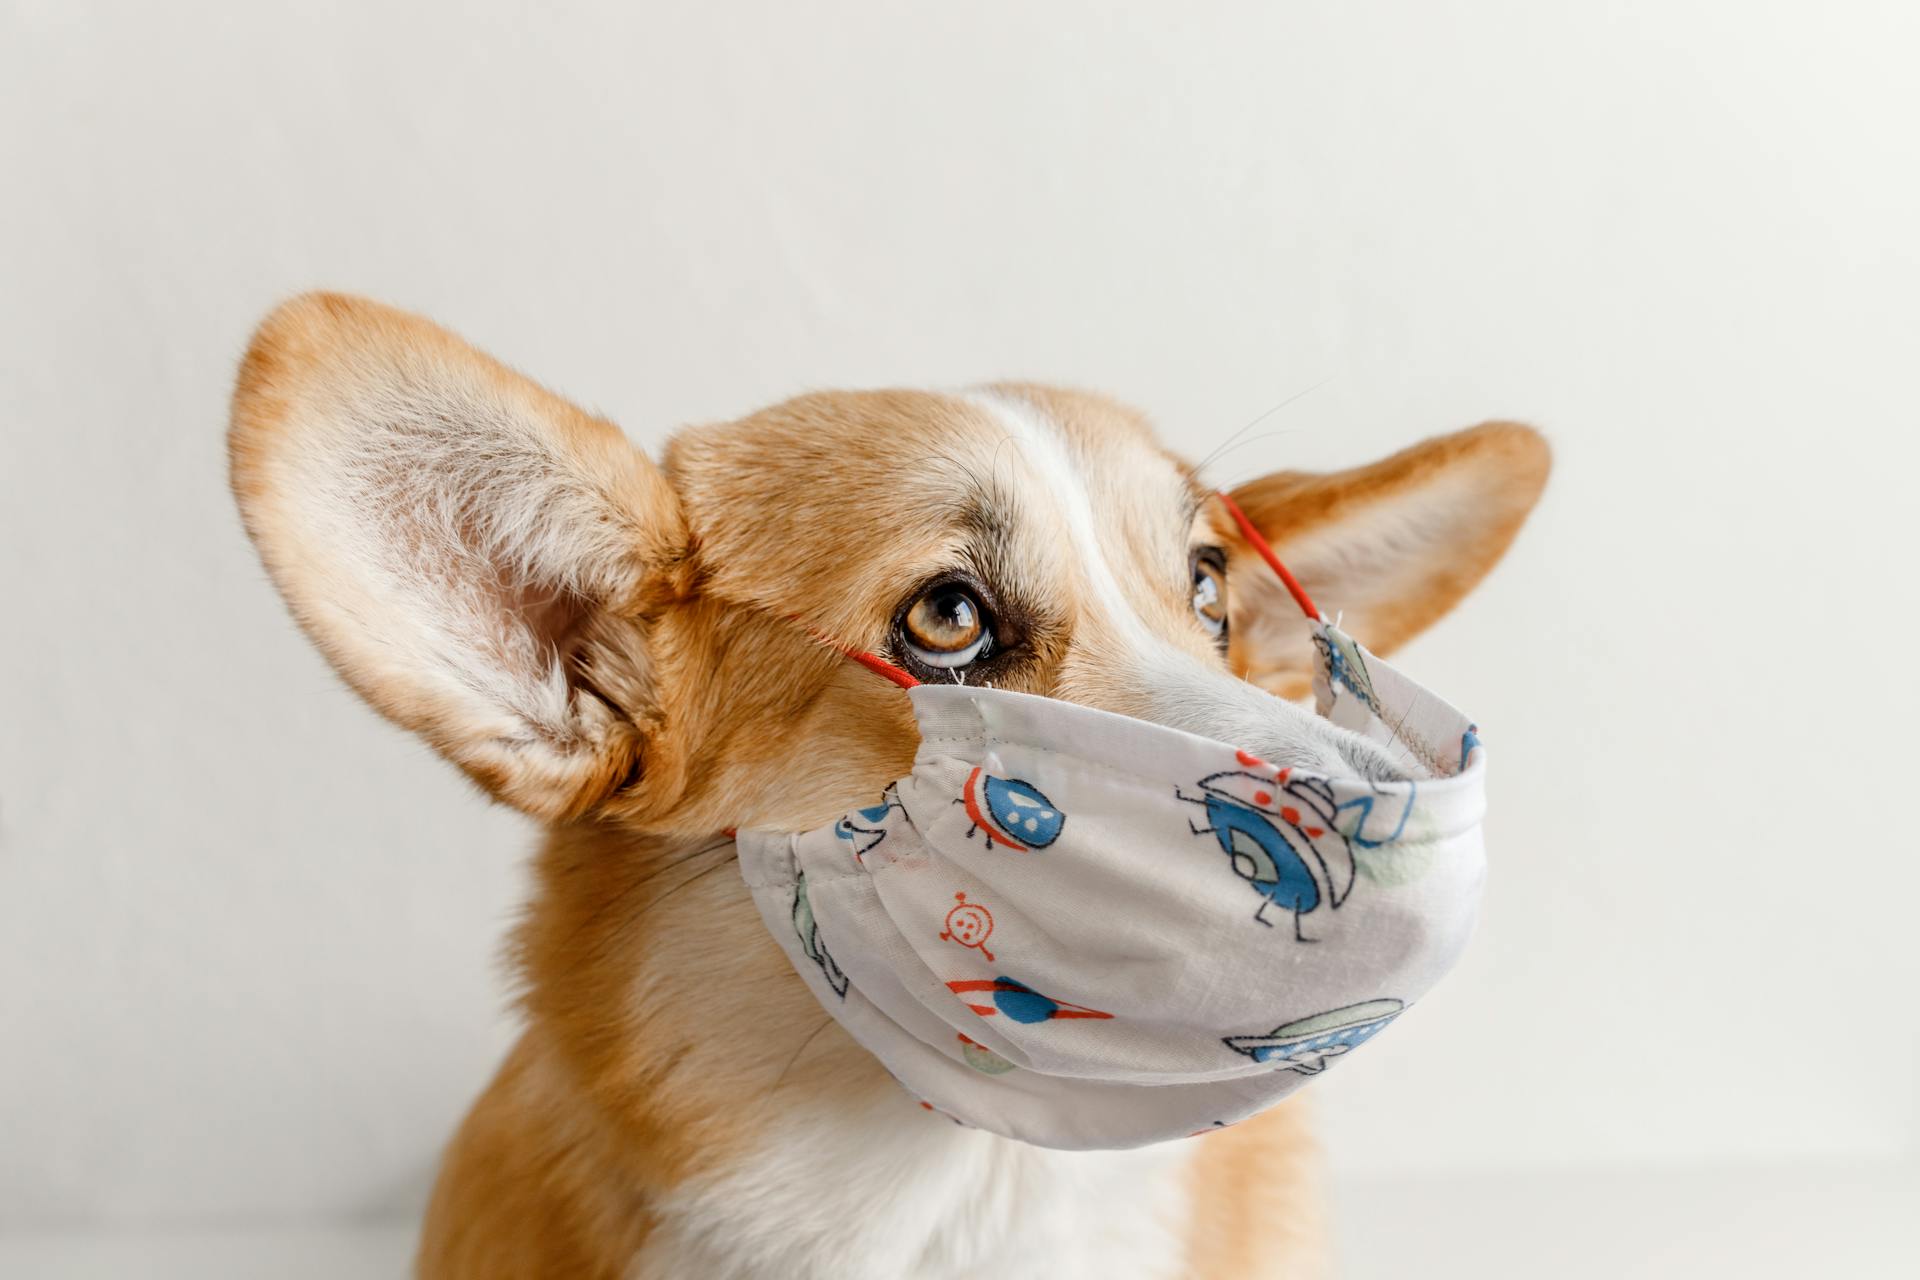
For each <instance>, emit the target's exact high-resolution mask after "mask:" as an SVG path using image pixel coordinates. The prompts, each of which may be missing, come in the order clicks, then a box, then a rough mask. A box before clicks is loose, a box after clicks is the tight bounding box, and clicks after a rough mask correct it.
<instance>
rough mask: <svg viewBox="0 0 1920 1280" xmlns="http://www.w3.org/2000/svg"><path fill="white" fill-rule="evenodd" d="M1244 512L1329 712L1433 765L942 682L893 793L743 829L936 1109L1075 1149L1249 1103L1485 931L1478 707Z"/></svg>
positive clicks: (831, 994)
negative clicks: (1305, 628) (1337, 617)
mask: <svg viewBox="0 0 1920 1280" xmlns="http://www.w3.org/2000/svg"><path fill="white" fill-rule="evenodd" d="M1228 510H1229V511H1230V512H1232V513H1233V515H1234V517H1235V518H1236V520H1238V521H1240V523H1241V527H1242V529H1243V531H1245V532H1246V533H1247V534H1248V535H1249V538H1250V540H1252V541H1253V543H1254V545H1255V547H1256V549H1258V550H1259V551H1260V552H1261V553H1262V555H1263V556H1265V557H1266V558H1267V561H1268V563H1269V564H1270V565H1272V566H1273V568H1274V569H1275V571H1276V572H1278V573H1279V574H1280V575H1281V577H1282V578H1283V580H1285V582H1286V583H1287V586H1288V588H1289V589H1290V590H1292V591H1293V592H1294V594H1295V598H1296V599H1298V600H1299V601H1300V603H1301V606H1302V607H1303V608H1304V609H1305V610H1306V612H1307V615H1308V617H1309V618H1310V619H1311V620H1312V626H1313V631H1312V634H1313V644H1314V647H1315V649H1316V650H1317V657H1318V659H1319V667H1318V671H1317V674H1316V678H1315V681H1314V694H1315V701H1316V703H1317V705H1318V709H1319V712H1320V714H1321V715H1323V716H1326V717H1327V718H1328V719H1330V720H1332V721H1333V722H1334V723H1336V724H1338V725H1341V726H1343V727H1345V728H1348V729H1352V730H1354V731H1355V732H1358V733H1360V734H1362V735H1364V736H1366V737H1369V738H1371V739H1373V740H1374V741H1376V742H1378V743H1381V744H1383V745H1389V746H1390V749H1391V750H1393V752H1394V753H1395V755H1396V757H1397V758H1399V759H1402V760H1405V761H1407V762H1408V763H1407V764H1406V768H1407V770H1408V772H1409V773H1410V774H1412V775H1413V780H1411V781H1405V782H1370V781H1367V780H1364V779H1359V778H1336V777H1326V776H1322V775H1319V774H1313V773H1309V772H1306V771H1304V770H1301V769H1285V768H1276V767H1274V766H1271V765H1269V764H1267V763H1265V762H1264V761H1262V760H1259V759H1257V758H1255V757H1254V756H1251V755H1249V754H1247V753H1246V752H1244V751H1241V750H1238V749H1237V748H1235V747H1234V746H1233V745H1231V744H1229V743H1222V742H1215V741H1212V740H1210V739H1207V738H1202V737H1198V736H1196V735H1193V734H1189V733H1184V732H1181V731H1180V730H1177V729H1169V728H1165V727H1163V726H1160V725H1156V724H1151V723H1148V722H1146V721H1141V720H1135V719H1131V718H1128V717H1125V716H1119V715H1113V714H1111V713H1108V712H1104V711H1096V710H1093V709H1091V708H1087V707H1081V706H1076V705H1074V704H1072V703H1067V702H1060V701H1057V700H1054V699H1050V698H1040V697H1034V696H1031V695H1028V694H1021V693H1010V692H1004V691H999V690H993V689H984V688H968V687H965V686H957V685H940V686H932V685H919V686H917V687H912V688H910V689H909V691H908V693H909V696H910V697H911V698H912V700H913V710H914V714H915V716H916V718H917V720H918V722H919V727H920V750H919V753H918V756H917V758H916V759H915V761H914V766H913V772H912V773H910V774H909V775H907V776H906V777H904V778H902V779H900V780H899V781H898V782H896V783H894V784H893V785H892V786H890V787H888V788H887V789H886V791H885V792H884V794H883V795H881V796H880V797H879V798H878V800H877V801H876V803H875V804H873V805H872V806H871V807H868V808H863V809H859V810H857V811H855V812H853V813H849V814H848V815H846V816H845V817H844V818H841V819H840V820H839V821H837V822H835V823H833V824H832V825H831V826H827V827H822V828H820V829H819V830H816V831H809V832H805V833H803V834H797V835H795V834H786V833H774V832H756V831H742V832H740V833H739V834H738V836H737V841H738V845H739V862H740V868H741V871H742V874H743V875H744V876H745V877H746V882H747V885H748V887H749V888H750V889H751V890H752V892H753V897H754V900H755V902H756V903H757V904H758V906H759V908H760V913H761V915H762V917H763V918H764V919H765V921H766V925H767V928H768V929H769V930H771V931H772V933H773V936H774V937H775V938H776V939H777V940H778V941H779V943H780V945H781V946H782V947H783V948H784V949H785V950H786V952H787V956H788V958H789V959H790V960H791V961H792V962H793V966H794V968H795V969H796V970H797V971H798V972H799V973H800V974H801V976H802V978H803V979H804V980H805V981H806V982H807V984H808V986H809V987H810V988H811V989H812V991H813V993H814V995H815V997H816V998H818V999H819V1001H820V1003H821V1005H822V1006H824V1007H825V1008H826V1010H827V1012H828V1013H830V1014H832V1015H833V1017H834V1018H835V1019H837V1020H838V1021H839V1023H840V1024H841V1025H842V1026H843V1027H845V1028H846V1029H847V1031H848V1032H849V1033H850V1034H851V1035H852V1036H853V1038H854V1039H855V1040H857V1041H859V1042H860V1044H861V1045H863V1046H864V1047H865V1048H866V1049H867V1050H868V1051H870V1052H871V1053H872V1054H873V1055H874V1056H875V1057H877V1058H878V1059H879V1060H880V1061H881V1063H882V1064H884V1065H885V1067H886V1068H887V1070H888V1071H890V1072H891V1073H892V1074H893V1075H894V1076H895V1077H896V1078H897V1079H898V1080H899V1081H900V1083H901V1084H902V1085H903V1086H905V1087H906V1089H907V1090H909V1091H910V1092H911V1093H912V1094H913V1095H914V1096H915V1097H916V1098H918V1099H919V1100H920V1101H921V1102H922V1104H923V1105H925V1106H927V1107H928V1108H930V1109H932V1110H935V1111H939V1112H941V1113H943V1114H945V1115H947V1116H948V1117H950V1118H952V1119H954V1120H956V1121H959V1122H960V1123H963V1124H967V1125H974V1126H977V1127H979V1128H982V1129H987V1130H990V1131H992V1132H994V1133H998V1134H1003V1135H1005V1136H1007V1137H1011V1138H1019V1139H1022V1140H1024V1141H1027V1142H1032V1143H1036V1144H1038V1145H1040V1146H1046V1147H1062V1148H1070V1149H1089V1148H1115V1147H1133V1146H1140V1145H1143V1144H1146V1143H1152V1142H1160V1141H1165V1140H1167V1139H1170V1138H1177V1137H1184V1136H1187V1135H1190V1134H1195V1133H1202V1132H1207V1131H1209V1130H1212V1129H1215V1128H1219V1127H1221V1126H1224V1125H1230V1124H1233V1123H1235V1122H1236V1121H1238V1120H1241V1119H1244V1118H1245V1117H1247V1116H1250V1115H1253V1114H1255V1113H1257V1112H1259V1111H1262V1110H1264V1109H1266V1108H1267V1107H1270V1106H1272V1105H1273V1104H1274V1103H1275V1102H1278V1101H1279V1100H1280V1099H1282V1098H1284V1097H1286V1096H1287V1095H1288V1094H1290V1093H1292V1092H1293V1091H1294V1090H1295V1089H1297V1088H1299V1087H1300V1086H1301V1085H1303V1084H1305V1083H1306V1082H1307V1081H1308V1080H1310V1079H1312V1078H1313V1077H1314V1076H1316V1075H1318V1074H1319V1073H1320V1072H1321V1071H1323V1070H1325V1069H1326V1067H1327V1066H1328V1065H1329V1064H1331V1063H1333V1062H1334V1061H1335V1060H1337V1059H1338V1058H1339V1057H1340V1056H1341V1055H1343V1054H1345V1053H1348V1052H1349V1051H1351V1050H1353V1049H1356V1048H1358V1047H1359V1046H1360V1045H1362V1044H1364V1043H1365V1042H1366V1041H1368V1040H1369V1039H1371V1038H1373V1037H1374V1036H1375V1035H1377V1034H1378V1033H1379V1032H1380V1031H1381V1030H1382V1029H1383V1028H1385V1027H1386V1026H1387V1025H1388V1024H1389V1023H1391V1022H1392V1021H1393V1020H1394V1019H1395V1018H1396V1017H1398V1016H1399V1015H1400V1014H1401V1013H1403V1012H1404V1011H1405V1010H1406V1008H1407V1007H1408V1006H1409V1005H1411V1004H1412V1003H1413V1002H1414V1001H1415V1000H1416V999H1418V998H1419V997H1420V996H1421V995H1422V994H1424V993H1425V992H1426V991H1427V990H1428V989H1429V988H1431V987H1432V986H1433V984H1434V983H1435V982H1437V981H1438V980H1439V979H1440V977H1441V975H1442V974H1444V973H1445V972H1446V971H1447V970H1448V969H1449V968H1450V967H1451V966H1452V965H1453V963H1454V961H1455V960H1456V959H1457V958H1458V957H1459V955H1460V952H1461V950H1462V949H1463V948H1464V946H1465V945H1466V941H1467V937H1468V935H1469V933H1470V932H1471V931H1472V929H1473V925H1474V921H1475V918H1476V916H1477V914H1478V906H1479V899H1480V890H1481V884H1482V881H1483V879H1484V875H1485V868H1486V860H1485V854H1484V850H1483V847H1482V843H1481V834H1480V825H1481V819H1482V817H1483V815H1484V812H1485V799H1484V782H1485V775H1486V764H1485V752H1484V750H1483V749H1482V748H1481V746H1480V742H1479V739H1478V737H1477V736H1476V734H1475V732H1474V727H1473V726H1472V725H1471V724H1469V723H1468V722H1467V720H1466V719H1465V717H1463V716H1461V715H1460V713H1459V712H1457V711H1455V710H1454V709H1453V708H1451V707H1449V706H1448V705H1447V704H1446V703H1444V702H1442V701H1441V700H1439V699H1438V698H1436V697H1434V696H1433V695H1432V694H1430V693H1428V692H1427V691H1426V690H1424V689H1422V688H1421V687H1420V686H1419V685H1417V684H1415V683H1414V682H1413V681H1411V680H1409V679H1407V678H1406V677H1405V676H1403V675H1401V674H1400V673H1399V672H1397V671H1395V670H1394V669H1393V668H1392V667H1390V666H1388V665H1387V664H1386V663H1384V662H1382V661H1380V660H1379V659H1377V658H1375V657H1373V656H1372V655H1371V654H1369V653H1367V652H1366V650H1364V649H1362V648H1361V647H1360V646H1359V645H1357V644H1356V643H1355V642H1354V641H1353V640H1352V638H1351V637H1349V636H1347V635H1346V634H1345V633H1343V632H1342V631H1340V630H1339V629H1338V628H1337V627H1335V626H1333V625H1332V624H1330V623H1328V622H1326V621H1325V620H1324V619H1321V618H1320V617H1319V614H1318V611H1317V610H1316V609H1314V607H1313V605H1312V602H1311V601H1310V600H1308V599H1307V598H1306V595H1305V593H1304V592H1302V591H1301V590H1300V589H1299V585H1298V584H1297V583H1296V582H1294V581H1293V579H1292V576H1291V575H1290V574H1288V573H1287V572H1286V569H1285V567H1284V566H1282V565H1281V564H1280V562H1279V560H1278V559H1277V557H1275V556H1274V555H1273V553H1272V551H1271V549H1270V548H1269V547H1267V545H1266V543H1265V541H1264V539H1261V538H1260V535H1259V533H1258V531H1257V530H1255V529H1253V527H1252V526H1251V524H1250V523H1248V522H1247V521H1246V518H1245V517H1244V515H1242V514H1241V513H1240V511H1239V509H1238V508H1237V507H1235V506H1233V505H1232V503H1231V500H1230V499H1229V500H1228ZM853 656H855V657H856V658H857V659H858V660H859V661H861V662H862V663H863V664H864V665H866V666H868V667H869V668H870V669H873V670H876V671H879V672H881V673H882V674H887V675H889V677H890V678H894V679H895V680H896V682H897V683H901V684H903V685H912V684H913V681H912V679H911V677H909V676H907V675H906V674H905V673H904V672H894V671H892V670H891V669H890V668H888V667H887V665H886V664H885V663H883V662H881V661H880V660H879V659H876V658H873V657H871V656H870V655H866V654H856V655H853Z"/></svg>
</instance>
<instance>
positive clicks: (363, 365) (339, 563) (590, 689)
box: [228, 294, 687, 818]
mask: <svg viewBox="0 0 1920 1280" xmlns="http://www.w3.org/2000/svg"><path fill="white" fill-rule="evenodd" d="M228 444H229V449H230V460H231V465H232V480H233V491H234V495H235V497H236V498H237V499H238V501H239V504H240V511H241V515H242V517H243V518H244V520H245V522H246V526H247V531H248V532H249V533H250V534H251V535H252V537H253V540H254V543H255V544H256V545H257V546H258V547H259V550H260V555H261V558H262V559H263V560H264V561H265V562H266V566H267V569H268V571H269V572H270V573H271V574H272V576H273V580H274V582H275V583H276V584H277V585H278V586H279V588H280V591H281V593H282V594H283V595H284V596H285V597H286V599H287V603H288V604H289V605H290V606H291V607H292V610H293V613H294V616H295V617H296V618H298V619H299V621H300V624H301V625H302V626H303V627H304V628H305V629H306V631H307V633H308V635H310V636H311V637H312V638H313V640H314V642H315V643H316V644H317V645H319V647H320V649H321V651H322V652H323V653H325V654H326V656H327V658H328V660H330V661H331V662H332V663H333V665H334V667H335V668H336V669H337V670H338V671H339V672H340V674H341V675H342V676H343V677H345V678H346V680H347V682H348V683H349V684H351V685H352V686H353V687H354V688H355V689H356V690H358V691H359V692H360V694H361V695H362V696H364V697H365V698H366V699H367V701H368V702H370V703H372V704H373V705H374V706H375V707H376V708H378V709H379V710H380V711H381V712H382V713H383V714H385V715H386V716H388V717H389V718H390V719H392V720H394V721H396V722H397V723H399V724H401V725H404V726H406V727H407V728H409V729H412V730H414V731H415V732H417V733H419V734H420V735H421V736H422V737H424V738H425V739H426V740H427V741H428V742H429V743H431V744H432V745H433V746H434V747H435V748H436V749H438V750H439V751H440V752H441V753H442V754H444V755H445V756H447V758H448V759H450V760H452V761H453V762H454V763H456V764H458V765H459V766H460V767H461V768H462V769H464V770H466V771H467V773H469V774H470V775H472V776H473V777H474V778H475V779H476V780H477V781H479V782H480V783H481V784H482V785H483V786H485V787H486V788H487V789H488V790H490V791H491V792H493V793H494V794H495V795H496V796H498V797H499V798H501V799H503V800H505V801H507V802H509V803H511V804H513V805H516V806H518V807H519V808H522V809H524V810H526V811H528V812H529V813H532V814H534V815H536V816H540V817H547V818H559V817H567V816H572V815H576V814H578V813H581V812H582V811H584V810H585V809H587V808H589V807H590V806H591V805H592V804H593V803H594V802H595V801H596V800H598V799H599V798H601V797H602V796H604V795H606V794H607V793H608V792H609V791H610V790H611V789H612V788H613V787H614V786H616V785H617V784H619V783H621V782H622V781H623V780H624V779H626V778H628V777H629V776H630V775H632V774H633V772H634V771H635V770H636V769H637V768H638V767H639V766H640V764H641V760H640V755H641V751H642V747H643V742H642V737H643V733H642V729H641V725H642V723H644V721H645V719H646V715H647V712H648V707H647V706H646V705H644V704H645V703H646V702H647V701H648V700H649V692H650V691H649V688H648V686H649V683H650V682H649V677H648V671H647V666H646V655H645V653H644V651H643V650H641V651H636V652H633V653H631V654H630V655H629V657H630V662H627V663H623V665H622V667H621V674H620V676H619V677H618V680H617V684H616V685H615V687H612V688H611V689H610V688H609V687H608V686H609V685H610V684H614V682H613V681H610V680H607V679H602V678H599V677H598V676H597V673H596V675H595V677H594V678H589V676H588V674H587V672H588V669H589V664H588V662H587V661H586V659H585V655H584V653H583V649H584V648H585V647H587V646H591V645H598V644H604V643H606V642H607V639H608V637H609V636H610V635H623V636H624V635H631V636H637V635H638V632H639V626H640V623H639V619H641V618H642V617H643V616H644V614H645V613H646V611H647V608H648V606H649V602H650V600H652V599H653V597H654V596H655V594H656V593H658V592H660V591H661V590H662V589H663V583H665V582H666V581H667V580H668V579H669V577H670V576H671V574H672V573H673V570H674V568H675V566H676V565H677V564H678V562H679V561H680V560H681V559H682V557H683V555H684V551H685V545H686V536H687V535H686V522H685V520H684V518H683V516H682V514H681V510H680V504H679V502H678V500H677V499H676V498H675V496H674V494H673V491H672V489H671V488H670V487H669V486H668V484H667V481H666V479H665V478H664V477H663V476H662V474H661V473H660V471H659V470H658V469H657V468H656V467H654V465H653V464H652V463H651V462H649V461H648V460H647V458H646V457H645V456H643V455H642V454H641V453H640V452H639V451H638V450H636V449H635V448H634V447H633V446H632V445H631V444H630V443H629V442H628V441H627V439H626V437H625V436H623V435H622V434H621V433H620V431H619V429H618V428H616V427H615V426H613V425H612V424H611V423H608V422H605V421H602V420H601V419H598V418H595V417H592V416H590V415H588V414H586V413H584V412H582V411H581V410H579V409H577V408H575V407H574V406H572V405H570V404H568V403H567V402H566V401H564V400H561V399H560V398H558V397H557V396H554V395H552V394H551V393H549V392H547V391H545V390H544V389H542V388H540V387H538V386H536V385H534V384H533V383H532V382H530V381H528V380H527V379H526V378H523V377H521V376H520V375H518V374H516V373H514V372H513V371H511V370H509V369H507V368H505V367H504V366H502V365H500V364H498V363H496V362H495V361H493V360H491V359H489V358H488V357H486V356H485V355H482V354H481V353H480V352H478V351H475V350H474V349H473V348H471V347H469V346H467V345H466V344H465V343H463V342H461V341H460V340H459V339H458V338H455V337H454V336H453V335H451V334H449V333H447V332H446V331H445V330H443V329H440V328H439V327H437V326H435V325H433V324H431V323H429V322H427V321H426V320H423V319H421V318H419V317H418V316H413V315H409V314H407V313H405V312H401V311H395V310H393V309H391V308H388V307H383V306H379V305H377V304H375V303H371V302H366V301H363V300H360V299H356V298H347V297H341V296H338V295H330V294H310V295H308V296H305V297H301V298H296V299H295V300H293V301H292V302H289V303H287V304H285V305H284V306H282V307H281V308H280V309H279V310H277V311H275V312H274V313H273V314H272V315H270V316H269V317H268V318H267V319H266V321H265V323H263V324H262V325H261V326H260V329H259V332H257V333H256V334H255V335H254V338H253V343H252V345H251V347H249V349H248V351H247V354H246V358H245V360H244V361H243V363H242V364H241V367H240V376H239V382H238V385H237V387H236V388H235V391H234V400H233V423H232V429H231V432H230V434H229V437H228ZM635 648H636V650H638V649H639V646H638V645H636V646H635ZM635 704H640V705H635Z"/></svg>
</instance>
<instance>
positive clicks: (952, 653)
mask: <svg viewBox="0 0 1920 1280" xmlns="http://www.w3.org/2000/svg"><path fill="white" fill-rule="evenodd" d="M900 629H901V631H902V633H903V635H902V637H901V638H902V639H903V640H904V641H905V642H906V646H907V649H908V650H909V651H910V652H911V653H912V654H913V656H914V657H915V658H917V659H919V660H920V661H921V662H923V663H925V664H926V665H927V666H929V667H940V668H943V669H945V668H952V667H964V666H966V665H967V664H968V663H970V662H977V661H979V659H980V658H981V657H982V655H984V654H985V653H986V651H987V645H988V644H989V643H990V641H991V639H992V633H991V632H990V631H988V629H987V611H986V610H985V609H984V608H982V607H981V605H980V601H979V599H978V598H977V597H976V596H975V595H974V594H973V592H971V591H969V590H967V589H966V588H965V587H962V586H956V585H952V584H948V585H945V586H939V587H935V588H933V590H931V591H929V592H927V593H926V594H925V595H923V596H921V597H920V598H919V599H918V600H915V601H914V602H913V607H912V608H910V609H908V610H907V614H906V617H904V618H902V619H901V620H900Z"/></svg>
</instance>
